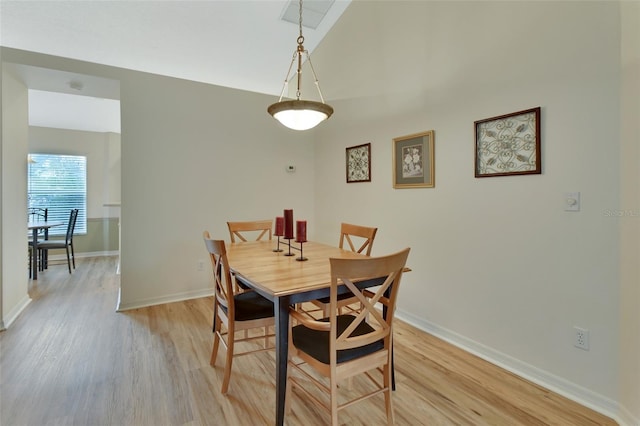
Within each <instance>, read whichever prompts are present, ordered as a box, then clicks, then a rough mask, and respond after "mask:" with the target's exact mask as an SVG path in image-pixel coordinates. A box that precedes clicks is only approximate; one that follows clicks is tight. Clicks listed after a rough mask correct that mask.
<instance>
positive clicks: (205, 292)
mask: <svg viewBox="0 0 640 426" xmlns="http://www.w3.org/2000/svg"><path fill="white" fill-rule="evenodd" d="M210 296H213V289H202V290H195V291H188V292H183V293H174V294H170V295H167V296H161V297H152V298H150V299H142V300H136V301H133V302H128V303H122V301H121V299H120V294H118V306H116V311H117V312H123V311H128V310H131V309H138V308H146V307H148V306H155V305H164V304H166V303H173V302H182V301H184V300H191V299H199V298H201V297H210Z"/></svg>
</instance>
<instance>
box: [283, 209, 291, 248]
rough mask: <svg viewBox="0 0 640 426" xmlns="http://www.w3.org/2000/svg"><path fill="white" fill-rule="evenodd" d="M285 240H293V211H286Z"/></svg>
mask: <svg viewBox="0 0 640 426" xmlns="http://www.w3.org/2000/svg"><path fill="white" fill-rule="evenodd" d="M284 238H285V239H287V240H292V239H293V210H291V209H287V210H285V211H284Z"/></svg>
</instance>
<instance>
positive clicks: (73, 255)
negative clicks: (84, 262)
mask: <svg viewBox="0 0 640 426" xmlns="http://www.w3.org/2000/svg"><path fill="white" fill-rule="evenodd" d="M69 246H71V260H72V261H73V269H76V255H75V253H74V252H73V244H69Z"/></svg>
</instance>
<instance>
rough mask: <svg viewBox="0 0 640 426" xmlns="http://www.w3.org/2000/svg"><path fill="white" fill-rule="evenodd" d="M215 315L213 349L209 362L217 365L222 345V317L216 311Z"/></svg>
mask: <svg viewBox="0 0 640 426" xmlns="http://www.w3.org/2000/svg"><path fill="white" fill-rule="evenodd" d="M213 315H214V317H213V350H212V351H211V360H210V361H209V364H211V365H215V364H216V358H217V357H218V347H220V339H221V337H220V326H221V324H220V318H218V315H216V314H215V312H214V314H213Z"/></svg>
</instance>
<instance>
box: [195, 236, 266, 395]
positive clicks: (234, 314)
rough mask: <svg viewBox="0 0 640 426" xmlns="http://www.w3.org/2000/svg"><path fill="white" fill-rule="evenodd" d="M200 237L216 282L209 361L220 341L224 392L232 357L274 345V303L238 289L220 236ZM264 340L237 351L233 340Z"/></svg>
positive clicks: (212, 359) (213, 359) (253, 293)
mask: <svg viewBox="0 0 640 426" xmlns="http://www.w3.org/2000/svg"><path fill="white" fill-rule="evenodd" d="M203 238H204V243H205V246H206V247H207V251H208V252H209V256H210V258H211V266H212V268H213V281H214V286H215V299H214V304H213V333H214V340H213V350H212V351H211V360H210V364H211V365H215V362H216V358H217V355H218V347H219V345H220V342H222V344H223V345H224V347H225V349H226V350H227V356H226V360H225V366H224V378H223V380H222V393H223V394H226V393H227V390H228V389H229V381H230V378H231V365H232V363H233V358H234V357H238V356H243V355H249V354H253V353H257V352H263V351H267V350H272V349H273V348H274V346H273V345H272V346H269V344H268V343H269V338H270V337H274V334H269V333H268V330H269V326H274V324H275V320H274V310H273V303H272V302H271V301H270V300H267V299H265V298H264V297H262V296H260V295H259V294H258V293H256V292H255V291H253V290H250V289H241V288H238V286H235V285H234V284H233V282H234V281H235V278H233V277H232V275H231V273H230V271H229V261H228V260H227V250H226V246H225V244H224V241H223V240H212V239H211V237H210V236H209V232H207V231H204V232H203ZM223 327H224V330H223ZM257 328H262V329H263V330H264V332H263V333H261V334H259V335H256V334H251V335H249V334H247V333H245V334H244V336H243V337H241V338H239V337H237V336H236V332H238V331H248V330H250V329H257ZM260 339H262V340H264V342H263V343H262V345H260V346H259V347H258V348H257V349H255V348H254V349H251V350H246V351H244V352H236V351H235V345H236V343H241V342H249V341H254V340H260Z"/></svg>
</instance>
